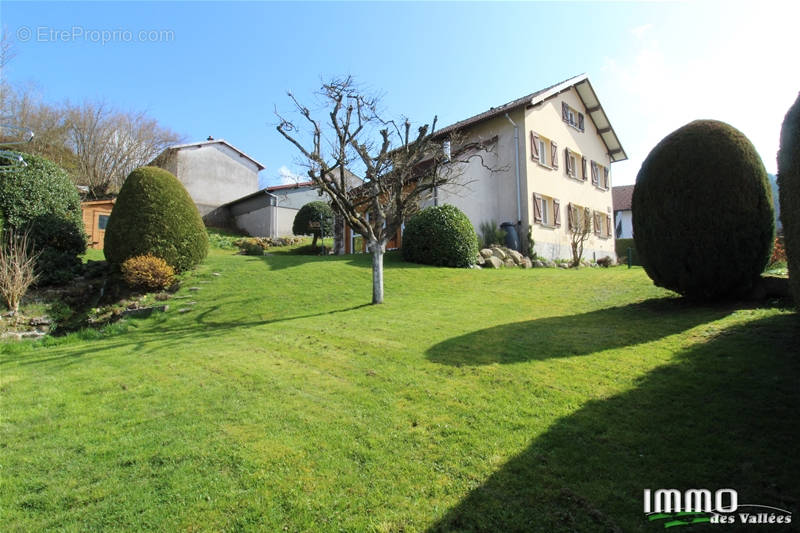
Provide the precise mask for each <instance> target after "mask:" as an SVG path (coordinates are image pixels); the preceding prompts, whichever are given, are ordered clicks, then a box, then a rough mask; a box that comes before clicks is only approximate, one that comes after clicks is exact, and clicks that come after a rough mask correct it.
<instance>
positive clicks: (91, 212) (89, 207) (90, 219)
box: [81, 198, 117, 250]
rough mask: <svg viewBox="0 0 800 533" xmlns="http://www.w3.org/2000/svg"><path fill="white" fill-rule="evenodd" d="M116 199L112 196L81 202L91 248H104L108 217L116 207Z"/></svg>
mask: <svg viewBox="0 0 800 533" xmlns="http://www.w3.org/2000/svg"><path fill="white" fill-rule="evenodd" d="M116 201H117V200H116V198H111V199H107V200H93V201H89V202H81V212H82V214H83V225H84V228H85V229H86V235H87V236H88V237H89V242H88V246H89V248H96V249H98V250H102V249H103V242H104V240H105V235H106V224H108V217H109V216H111V210H112V209H113V208H114V203H115V202H116Z"/></svg>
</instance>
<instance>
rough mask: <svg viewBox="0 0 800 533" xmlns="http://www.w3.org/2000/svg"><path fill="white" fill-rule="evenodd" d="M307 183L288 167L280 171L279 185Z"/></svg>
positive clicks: (282, 167) (283, 167)
mask: <svg viewBox="0 0 800 533" xmlns="http://www.w3.org/2000/svg"><path fill="white" fill-rule="evenodd" d="M303 181H306V180H305V179H303V177H302V176H300V175H299V174H295V173H294V172H292V171H291V170H289V167H287V166H286V165H283V166H281V168H279V169H278V182H279V185H291V184H292V183H301V182H303Z"/></svg>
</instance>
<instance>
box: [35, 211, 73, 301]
mask: <svg viewBox="0 0 800 533" xmlns="http://www.w3.org/2000/svg"><path fill="white" fill-rule="evenodd" d="M28 228H29V230H30V238H31V242H32V243H33V246H34V249H36V250H39V251H40V252H41V255H40V256H39V261H38V263H37V264H38V270H39V281H38V282H37V283H38V284H39V285H61V284H64V283H68V282H69V281H70V280H72V279H73V278H74V277H75V276H76V275H78V274H79V273H80V271H81V267H82V262H81V258H80V255H81V254H83V253H84V252H85V251H86V234H85V233H84V226H83V221H82V220H80V219H77V220H76V217H71V216H65V215H58V214H52V213H51V214H47V215H41V216H38V217H36V218H35V219H34V220H33V221H32V222H31V224H30V225H29V226H28Z"/></svg>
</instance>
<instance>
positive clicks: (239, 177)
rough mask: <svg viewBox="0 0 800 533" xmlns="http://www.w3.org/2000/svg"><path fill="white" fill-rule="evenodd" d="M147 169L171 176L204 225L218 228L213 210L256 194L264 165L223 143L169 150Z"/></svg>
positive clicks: (183, 145)
mask: <svg viewBox="0 0 800 533" xmlns="http://www.w3.org/2000/svg"><path fill="white" fill-rule="evenodd" d="M150 165H153V166H157V167H161V168H163V169H165V170H168V171H170V172H171V173H173V174H174V175H175V176H176V177H177V178H178V179H179V180H180V182H181V183H183V186H184V187H186V190H187V191H188V192H189V196H191V198H192V200H193V201H194V203H195V204H196V205H197V209H198V210H199V211H200V215H201V216H202V217H203V220H204V221H205V222H206V224H207V225H212V226H213V225H222V224H220V223H219V222H220V221H219V220H218V217H217V215H218V213H217V212H216V210H217V208H219V207H220V206H222V205H224V204H227V203H228V202H232V201H233V200H236V199H239V198H242V197H244V196H247V195H249V194H252V193H255V192H257V191H258V173H259V172H260V171H262V170H264V168H265V167H264V165H262V164H261V163H259V162H258V161H256V160H255V159H253V158H252V157H250V156H249V155H247V154H246V153H244V152H242V151H241V150H239V149H238V148H236V147H235V146H233V145H232V144H230V143H229V142H227V141H225V140H224V139H214V138H213V137H209V138H208V139H206V140H205V141H202V142H194V143H188V144H179V145H175V146H170V147H169V148H167V149H166V150H164V151H163V152H161V154H159V155H158V157H156V158H155V159H154V160H153V161H152V162H151V163H150Z"/></svg>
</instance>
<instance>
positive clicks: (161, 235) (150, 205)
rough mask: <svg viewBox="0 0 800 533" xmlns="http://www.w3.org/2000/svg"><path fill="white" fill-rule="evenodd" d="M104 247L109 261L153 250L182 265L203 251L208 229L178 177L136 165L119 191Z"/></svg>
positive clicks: (186, 266)
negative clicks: (136, 167)
mask: <svg viewBox="0 0 800 533" xmlns="http://www.w3.org/2000/svg"><path fill="white" fill-rule="evenodd" d="M104 251H105V255H106V259H108V261H109V262H110V263H112V264H115V265H122V263H123V262H124V261H125V260H126V259H129V258H131V257H136V256H139V255H154V256H156V257H160V258H161V259H163V260H164V261H166V262H167V263H168V264H169V265H170V266H172V267H173V268H174V269H175V270H176V271H183V270H188V269H190V268H192V267H194V266H195V265H197V264H198V263H199V262H200V261H202V260H203V259H204V258H205V256H206V254H208V234H207V233H206V228H205V226H204V225H203V220H202V219H201V218H200V213H199V212H198V211H197V207H196V206H195V205H194V202H192V199H191V198H190V197H189V193H188V192H186V189H185V188H184V187H183V185H182V184H181V182H180V181H178V179H177V178H176V177H175V176H173V175H172V174H171V173H169V172H168V171H166V170H164V169H161V168H157V167H142V168H138V169H136V170H134V171H133V172H131V174H130V175H129V176H128V178H127V179H126V180H125V183H124V184H123V185H122V189H121V190H120V191H119V196H118V197H117V202H116V204H115V205H114V209H113V210H112V211H111V216H110V217H109V219H108V225H107V226H106V234H105V249H104Z"/></svg>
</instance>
